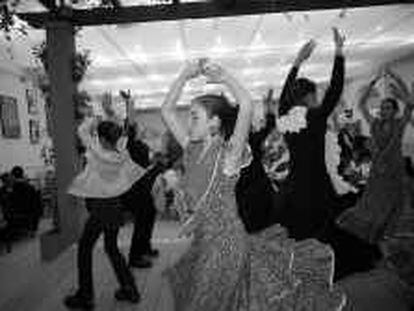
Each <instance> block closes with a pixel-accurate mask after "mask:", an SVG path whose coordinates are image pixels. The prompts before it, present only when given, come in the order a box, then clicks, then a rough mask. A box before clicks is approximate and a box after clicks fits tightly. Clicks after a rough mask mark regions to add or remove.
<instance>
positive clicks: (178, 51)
mask: <svg viewBox="0 0 414 311" xmlns="http://www.w3.org/2000/svg"><path fill="white" fill-rule="evenodd" d="M174 55H175V57H176V58H177V59H178V60H180V61H182V62H183V61H185V60H186V55H185V51H184V48H183V45H182V44H181V41H179V40H177V41H176V43H175V51H174Z"/></svg>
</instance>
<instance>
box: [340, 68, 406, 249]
mask: <svg viewBox="0 0 414 311" xmlns="http://www.w3.org/2000/svg"><path fill="white" fill-rule="evenodd" d="M386 74H387V75H388V76H389V77H390V78H391V79H392V84H391V85H390V86H389V87H390V91H391V94H392V97H387V98H385V99H383V100H382V102H381V110H380V116H379V117H378V118H375V117H373V116H372V115H371V113H370V111H369V108H368V107H367V99H368V98H369V94H370V92H371V90H372V88H373V87H374V86H375V84H376V82H377V81H378V79H379V78H380V76H379V75H378V76H377V77H375V78H374V79H373V80H372V81H371V83H370V84H369V86H368V88H367V89H366V91H365V93H364V94H363V96H362V98H361V100H360V103H359V106H360V109H361V111H362V113H363V115H364V117H365V118H366V120H367V121H368V123H369V124H370V126H371V135H372V157H373V158H372V161H373V163H372V167H371V171H370V174H369V179H368V181H367V185H366V188H365V191H364V193H363V196H362V198H361V200H360V201H359V202H358V203H357V205H356V206H355V207H354V208H351V209H349V210H346V211H345V212H344V213H343V214H342V215H341V216H340V217H339V218H338V224H339V226H340V227H341V228H343V229H344V230H347V231H348V232H350V233H351V234H354V235H356V236H358V237H359V238H361V239H363V240H365V241H366V242H368V243H370V244H373V245H378V244H379V243H380V242H381V241H383V240H384V239H386V238H387V237H388V236H391V235H392V234H393V230H394V228H395V224H396V220H397V219H398V217H399V216H400V214H401V211H402V209H403V208H404V191H403V176H404V172H405V170H404V169H405V168H404V159H403V156H402V152H401V144H402V135H403V131H404V129H405V127H406V125H407V123H408V122H409V121H410V119H411V113H412V110H413V108H414V92H410V90H409V89H408V87H407V86H406V85H405V84H404V82H403V81H402V79H401V78H399V77H398V76H397V75H396V74H395V73H393V72H392V71H391V70H390V69H389V68H386ZM397 99H399V100H401V101H402V102H403V103H404V105H405V108H404V112H403V116H402V117H397V116H398V112H399V105H398V102H397Z"/></svg>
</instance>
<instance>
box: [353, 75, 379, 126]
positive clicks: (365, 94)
mask: <svg viewBox="0 0 414 311" xmlns="http://www.w3.org/2000/svg"><path fill="white" fill-rule="evenodd" d="M378 79H379V76H377V77H375V78H374V79H373V80H372V81H371V82H370V83H369V85H368V86H366V87H365V88H364V90H363V91H362V94H361V97H360V98H359V102H358V108H359V110H360V111H361V113H362V115H363V117H364V119H365V120H366V121H367V122H368V123H369V124H370V125H371V124H372V123H373V122H374V120H375V118H374V117H373V116H372V115H371V113H370V112H369V109H368V107H367V103H368V99H369V97H370V95H371V92H372V90H373V88H374V86H375V84H376V83H377V81H378Z"/></svg>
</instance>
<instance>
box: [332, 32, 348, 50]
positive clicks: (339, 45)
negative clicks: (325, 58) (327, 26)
mask: <svg viewBox="0 0 414 311" xmlns="http://www.w3.org/2000/svg"><path fill="white" fill-rule="evenodd" d="M332 31H333V34H334V41H335V48H336V52H337V53H338V52H341V53H342V50H343V47H344V44H345V36H344V35H341V33H340V32H339V30H338V28H336V27H333V28H332Z"/></svg>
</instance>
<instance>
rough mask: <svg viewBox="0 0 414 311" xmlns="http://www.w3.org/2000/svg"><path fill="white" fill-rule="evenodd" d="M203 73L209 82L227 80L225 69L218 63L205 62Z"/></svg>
mask: <svg viewBox="0 0 414 311" xmlns="http://www.w3.org/2000/svg"><path fill="white" fill-rule="evenodd" d="M203 74H204V75H205V76H206V77H207V79H208V82H210V83H223V82H225V81H226V80H227V73H226V71H225V70H224V69H223V68H222V67H221V66H219V65H217V64H213V63H205V64H204V68H203Z"/></svg>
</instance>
